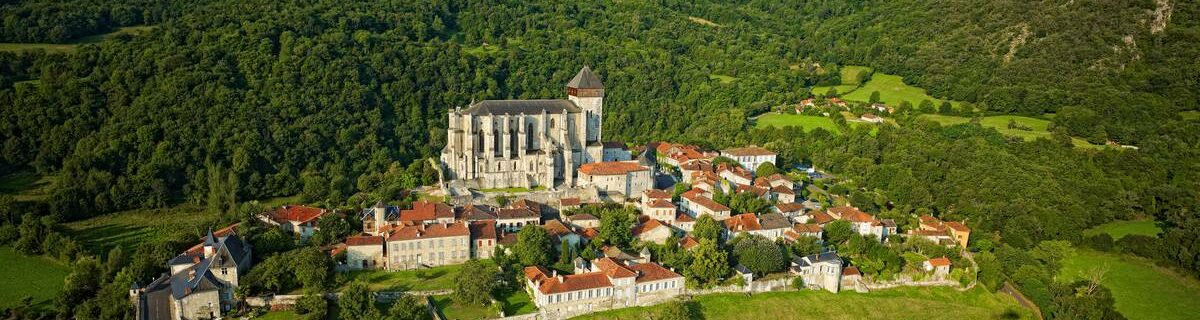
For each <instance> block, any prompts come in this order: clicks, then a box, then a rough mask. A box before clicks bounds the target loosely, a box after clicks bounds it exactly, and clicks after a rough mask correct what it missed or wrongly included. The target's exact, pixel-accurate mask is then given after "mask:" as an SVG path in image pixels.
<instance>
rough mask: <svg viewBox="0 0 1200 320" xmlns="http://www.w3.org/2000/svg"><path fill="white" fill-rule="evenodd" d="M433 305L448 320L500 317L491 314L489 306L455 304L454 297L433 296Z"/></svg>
mask: <svg viewBox="0 0 1200 320" xmlns="http://www.w3.org/2000/svg"><path fill="white" fill-rule="evenodd" d="M433 303H434V305H437V309H438V312H441V313H442V315H444V316H446V319H448V320H467V319H489V318H496V317H499V316H500V315H499V314H495V313H493V312H492V308H491V307H489V306H476V305H469V304H460V303H456V302H455V301H454V297H452V296H449V295H443V296H433Z"/></svg>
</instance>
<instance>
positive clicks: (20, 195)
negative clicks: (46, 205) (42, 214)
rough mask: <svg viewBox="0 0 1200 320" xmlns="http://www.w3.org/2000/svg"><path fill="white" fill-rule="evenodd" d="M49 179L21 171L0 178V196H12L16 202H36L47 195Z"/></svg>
mask: <svg viewBox="0 0 1200 320" xmlns="http://www.w3.org/2000/svg"><path fill="white" fill-rule="evenodd" d="M50 182H51V177H43V176H39V175H38V174H37V173H34V172H31V171H21V172H17V173H11V174H8V175H6V176H3V177H0V194H7V195H12V196H13V198H15V199H16V200H17V201H38V200H42V199H45V198H46V196H47V195H48V194H49V192H48V190H47V187H48V186H50Z"/></svg>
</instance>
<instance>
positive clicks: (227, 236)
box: [129, 224, 252, 320]
mask: <svg viewBox="0 0 1200 320" xmlns="http://www.w3.org/2000/svg"><path fill="white" fill-rule="evenodd" d="M236 227H237V225H236V224H235V225H232V226H229V227H226V228H224V229H221V230H217V231H216V232H213V231H212V230H209V232H208V235H206V236H205V237H204V238H203V240H202V241H203V242H202V243H200V244H197V245H195V246H193V247H191V248H189V249H188V250H187V251H185V252H183V253H182V254H180V255H179V256H176V257H175V258H172V259H171V260H170V261H168V262H167V265H168V268H169V269H170V273H165V274H163V275H162V276H160V277H158V278H156V279H154V281H152V282H150V284H148V285H146V286H145V287H140V288H139V287H138V286H137V284H136V283H135V284H134V286H133V289H131V290H130V292H129V295H130V301H132V303H133V305H134V318H135V319H138V320H157V319H171V320H185V319H217V318H221V317H223V316H224V315H225V313H227V312H229V310H231V309H232V308H233V307H234V306H236V304H237V300H236V298H235V297H234V290H236V289H237V286H238V277H239V276H240V275H243V274H245V273H247V271H249V269H250V263H251V261H252V260H251V254H250V252H251V247H250V244H248V243H246V242H244V241H242V239H241V238H239V237H238V235H237V233H236V232H235V229H236Z"/></svg>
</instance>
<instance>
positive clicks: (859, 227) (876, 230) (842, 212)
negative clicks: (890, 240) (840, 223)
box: [826, 206, 889, 242]
mask: <svg viewBox="0 0 1200 320" xmlns="http://www.w3.org/2000/svg"><path fill="white" fill-rule="evenodd" d="M826 211H827V212H828V213H829V215H830V216H833V217H834V218H836V219H839V220H846V221H849V222H850V227H851V229H853V230H854V232H857V233H858V234H860V235H863V236H869V237H872V238H875V240H879V241H880V242H883V241H885V240H887V237H888V235H889V234H888V233H887V231H888V230H887V229H886V228H884V227H883V222H880V221H879V220H878V219H875V217H874V216H872V215H870V214H867V213H866V212H862V211H861V210H858V208H856V207H851V206H840V207H833V208H829V210H826Z"/></svg>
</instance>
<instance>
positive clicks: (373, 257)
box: [346, 235, 387, 270]
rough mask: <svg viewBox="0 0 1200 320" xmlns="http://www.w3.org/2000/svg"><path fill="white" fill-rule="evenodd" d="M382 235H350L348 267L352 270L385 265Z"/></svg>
mask: <svg viewBox="0 0 1200 320" xmlns="http://www.w3.org/2000/svg"><path fill="white" fill-rule="evenodd" d="M383 245H384V241H383V237H382V236H366V235H363V236H350V237H347V238H346V267H347V268H349V269H351V270H362V269H375V268H383V267H385V266H386V265H385V264H386V263H387V260H385V258H384V257H383Z"/></svg>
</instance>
